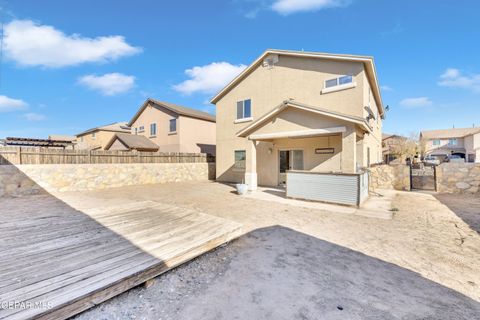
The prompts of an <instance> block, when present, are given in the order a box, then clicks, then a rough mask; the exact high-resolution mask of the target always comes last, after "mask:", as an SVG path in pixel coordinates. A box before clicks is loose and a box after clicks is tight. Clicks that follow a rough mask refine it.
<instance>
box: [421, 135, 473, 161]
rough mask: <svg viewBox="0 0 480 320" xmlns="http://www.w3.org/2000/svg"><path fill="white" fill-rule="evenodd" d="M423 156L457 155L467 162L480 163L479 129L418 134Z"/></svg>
mask: <svg viewBox="0 0 480 320" xmlns="http://www.w3.org/2000/svg"><path fill="white" fill-rule="evenodd" d="M420 141H421V143H422V145H423V148H424V153H425V155H431V156H435V157H442V158H443V157H445V156H448V155H459V156H461V157H462V158H464V159H465V160H466V161H467V162H477V163H479V162H480V128H479V127H473V128H453V129H442V130H428V131H422V132H421V133H420Z"/></svg>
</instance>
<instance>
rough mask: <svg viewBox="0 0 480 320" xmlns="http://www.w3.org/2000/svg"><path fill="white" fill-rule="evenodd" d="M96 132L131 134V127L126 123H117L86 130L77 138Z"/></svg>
mask: <svg viewBox="0 0 480 320" xmlns="http://www.w3.org/2000/svg"><path fill="white" fill-rule="evenodd" d="M95 131H113V132H130V127H129V126H128V125H127V123H126V122H115V123H110V124H107V125H104V126H100V127H95V128H91V129H88V130H85V131H83V132H80V133H79V134H77V136H83V135H85V134H89V133H92V132H95Z"/></svg>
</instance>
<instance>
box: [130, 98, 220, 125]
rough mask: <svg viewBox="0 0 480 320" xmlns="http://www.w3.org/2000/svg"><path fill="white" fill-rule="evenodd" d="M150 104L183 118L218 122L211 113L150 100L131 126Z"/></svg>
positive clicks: (145, 103)
mask: <svg viewBox="0 0 480 320" xmlns="http://www.w3.org/2000/svg"><path fill="white" fill-rule="evenodd" d="M149 104H150V105H152V106H153V107H155V108H157V109H159V110H161V108H165V109H167V110H170V111H172V112H174V113H177V114H179V115H182V116H186V117H191V118H196V119H201V120H206V121H211V122H215V121H216V120H215V116H214V115H212V114H210V113H207V112H203V111H199V110H195V109H191V108H187V107H183V106H179V105H177V104H174V103H170V102H165V101H160V100H156V99H152V98H148V99H147V100H146V101H145V102H144V103H143V105H142V106H141V107H140V109H139V110H138V111H137V113H136V114H135V115H134V116H133V118H132V120H130V122H129V123H128V125H129V126H131V125H132V124H133V123H134V122H135V120H137V118H138V117H139V116H140V114H141V113H142V112H143V110H145V108H146V107H147V106H148V105H149Z"/></svg>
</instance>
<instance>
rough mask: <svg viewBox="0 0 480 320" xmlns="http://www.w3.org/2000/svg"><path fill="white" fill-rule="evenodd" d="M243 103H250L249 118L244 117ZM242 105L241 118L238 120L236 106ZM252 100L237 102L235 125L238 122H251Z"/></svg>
mask: <svg viewBox="0 0 480 320" xmlns="http://www.w3.org/2000/svg"><path fill="white" fill-rule="evenodd" d="M245 101H250V116H248V117H246V116H245ZM239 103H242V117H241V118H238V104H239ZM252 120H253V117H252V99H244V100H240V101H237V103H236V105H235V123H240V122H247V121H252Z"/></svg>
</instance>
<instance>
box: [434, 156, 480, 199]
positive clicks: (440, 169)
mask: <svg viewBox="0 0 480 320" xmlns="http://www.w3.org/2000/svg"><path fill="white" fill-rule="evenodd" d="M436 169H437V191H438V192H447V193H476V192H478V191H479V188H480V187H479V186H480V164H479V163H442V164H441V165H439V166H437V168H436Z"/></svg>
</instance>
